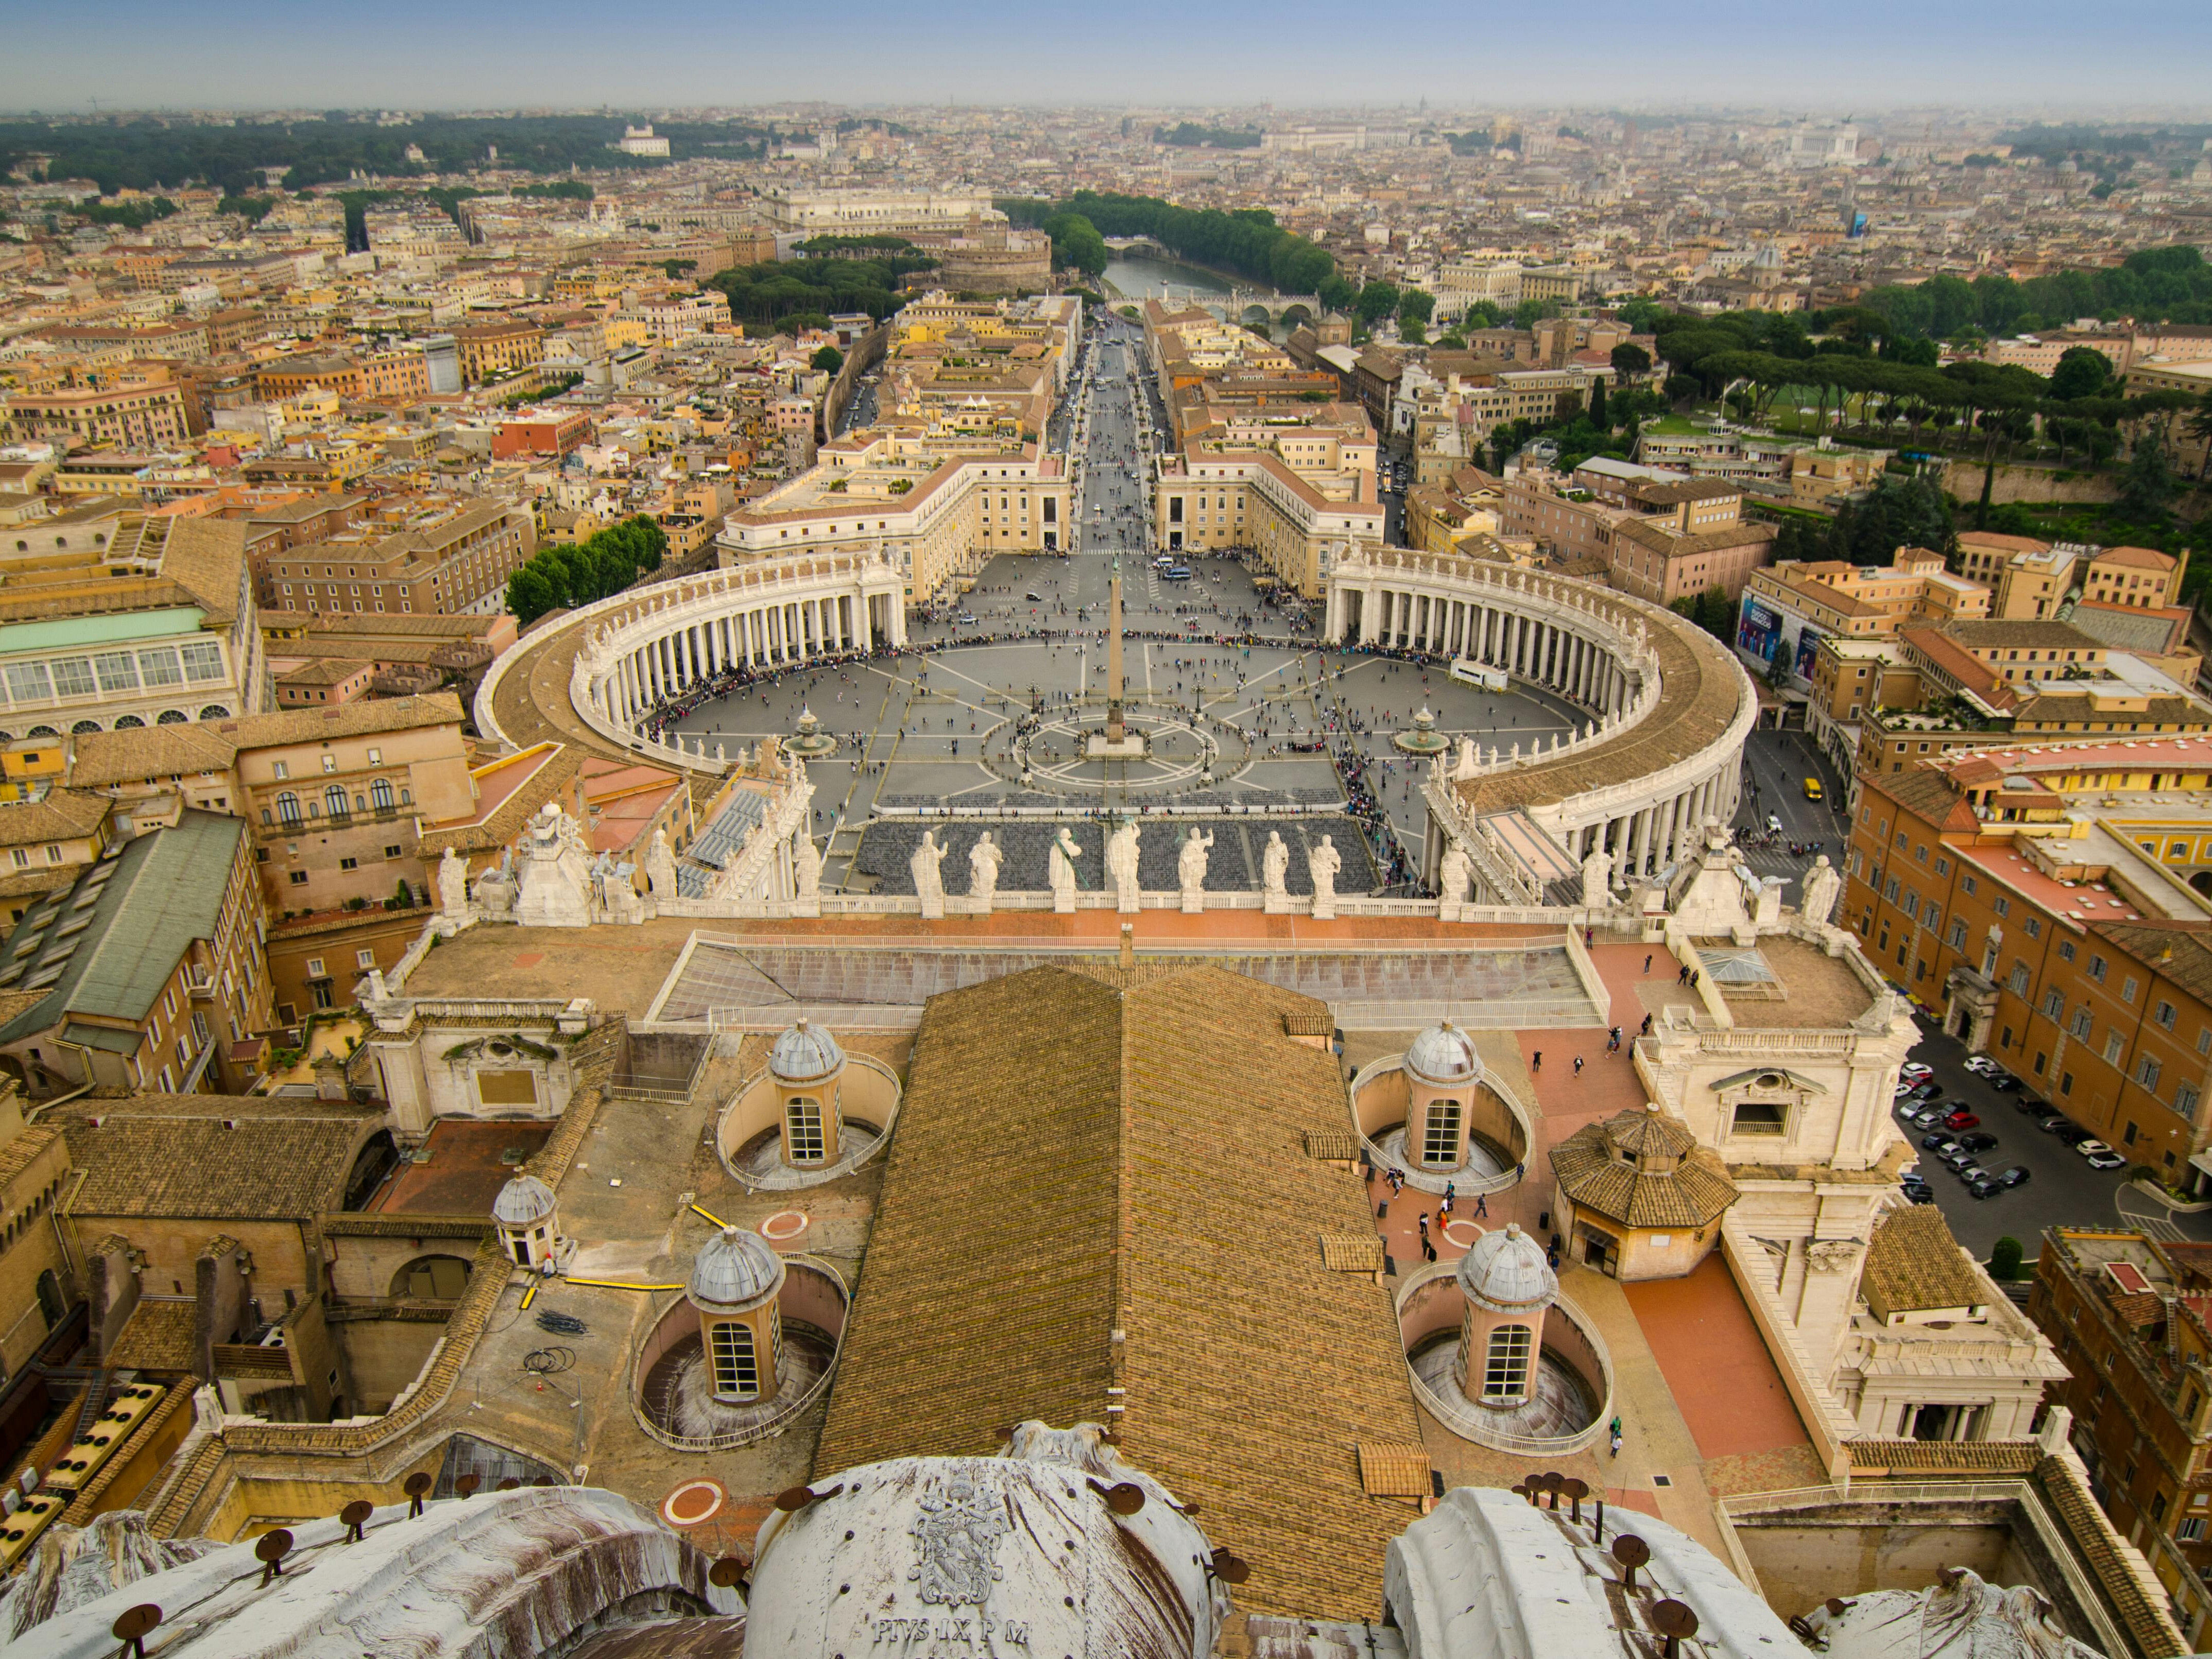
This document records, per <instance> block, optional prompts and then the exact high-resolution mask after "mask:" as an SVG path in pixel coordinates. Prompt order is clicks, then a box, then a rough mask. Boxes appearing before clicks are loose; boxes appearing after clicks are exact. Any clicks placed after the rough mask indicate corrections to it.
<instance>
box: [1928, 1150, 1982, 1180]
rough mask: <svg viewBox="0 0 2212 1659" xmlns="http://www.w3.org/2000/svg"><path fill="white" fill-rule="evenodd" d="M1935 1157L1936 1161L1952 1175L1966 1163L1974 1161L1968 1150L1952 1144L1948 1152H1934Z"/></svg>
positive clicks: (1963, 1167)
mask: <svg viewBox="0 0 2212 1659" xmlns="http://www.w3.org/2000/svg"><path fill="white" fill-rule="evenodd" d="M1936 1160H1937V1162H1939V1163H1941V1164H1943V1165H1944V1167H1945V1168H1947V1169H1948V1170H1950V1171H1951V1172H1952V1174H1954V1175H1956V1174H1957V1173H1958V1172H1959V1171H1960V1170H1963V1169H1965V1168H1966V1166H1967V1165H1969V1164H1972V1162H1973V1161H1974V1155H1973V1154H1972V1152H1968V1151H1967V1150H1966V1148H1965V1147H1964V1146H1953V1147H1952V1148H1951V1150H1950V1151H1949V1152H1938V1153H1936Z"/></svg>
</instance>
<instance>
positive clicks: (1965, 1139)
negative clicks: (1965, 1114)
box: [1959, 1129, 1997, 1152]
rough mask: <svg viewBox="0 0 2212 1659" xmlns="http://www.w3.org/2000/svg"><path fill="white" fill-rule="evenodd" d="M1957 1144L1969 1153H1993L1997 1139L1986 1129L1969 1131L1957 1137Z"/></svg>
mask: <svg viewBox="0 0 2212 1659" xmlns="http://www.w3.org/2000/svg"><path fill="white" fill-rule="evenodd" d="M1959 1144H1960V1146H1964V1147H1965V1148H1966V1150H1967V1151H1968V1152H1994V1151H1995V1150H1996V1144H1997V1138H1996V1136H1995V1135H1993V1134H1991V1133H1989V1132H1988V1131H1987V1130H1986V1129H1971V1130H1969V1131H1967V1133H1965V1134H1962V1135H1960V1137H1959Z"/></svg>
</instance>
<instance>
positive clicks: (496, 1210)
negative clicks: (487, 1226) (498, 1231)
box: [491, 1175, 553, 1227]
mask: <svg viewBox="0 0 2212 1659" xmlns="http://www.w3.org/2000/svg"><path fill="white" fill-rule="evenodd" d="M552 1213H553V1189H552V1188H550V1187H549V1186H547V1185H546V1184H545V1183H544V1182H542V1181H540V1180H539V1179H538V1177H537V1176H529V1175H522V1176H515V1177H514V1179H513V1180H512V1181H510V1182H507V1185H506V1186H504V1187H502V1188H500V1189H499V1196H498V1197H497V1198H495V1199H494V1200H492V1201H491V1218H492V1219H493V1220H494V1221H496V1222H498V1223H499V1224H500V1225H501V1226H502V1227H527V1226H530V1225H532V1224H533V1223H535V1222H539V1221H543V1220H544V1219H545V1218H546V1217H547V1216H549V1215H551V1214H552Z"/></svg>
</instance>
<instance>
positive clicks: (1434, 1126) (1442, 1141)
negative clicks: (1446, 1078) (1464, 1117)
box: [1421, 1100, 1459, 1168]
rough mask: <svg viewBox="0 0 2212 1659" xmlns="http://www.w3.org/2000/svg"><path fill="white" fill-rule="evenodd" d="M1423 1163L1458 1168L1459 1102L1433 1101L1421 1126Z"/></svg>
mask: <svg viewBox="0 0 2212 1659" xmlns="http://www.w3.org/2000/svg"><path fill="white" fill-rule="evenodd" d="M1421 1162H1422V1163H1424V1164H1442V1165H1443V1166H1444V1167H1446V1168H1456V1167H1457V1166H1458V1164H1459V1102H1457V1101H1455V1100H1432V1101H1431V1102H1430V1103H1429V1113H1428V1117H1427V1119H1426V1120H1425V1121H1424V1122H1423V1124H1422V1126H1421Z"/></svg>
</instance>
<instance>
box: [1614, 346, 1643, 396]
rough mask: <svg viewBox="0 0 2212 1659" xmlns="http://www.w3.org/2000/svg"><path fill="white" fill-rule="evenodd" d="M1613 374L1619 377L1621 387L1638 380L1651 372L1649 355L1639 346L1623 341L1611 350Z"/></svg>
mask: <svg viewBox="0 0 2212 1659" xmlns="http://www.w3.org/2000/svg"><path fill="white" fill-rule="evenodd" d="M1650 372H1651V354H1650V352H1648V351H1646V350H1645V349H1644V348H1643V347H1642V346H1640V345H1637V344H1635V343H1632V342H1631V341H1627V340H1623V341H1622V342H1621V343H1620V344H1619V345H1617V346H1615V347H1613V373H1614V374H1618V375H1619V376H1620V380H1621V384H1622V385H1623V386H1626V385H1627V384H1628V383H1629V382H1630V381H1632V380H1640V379H1641V378H1642V377H1643V376H1644V375H1646V374H1650Z"/></svg>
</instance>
